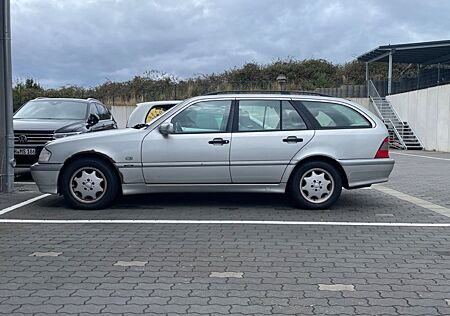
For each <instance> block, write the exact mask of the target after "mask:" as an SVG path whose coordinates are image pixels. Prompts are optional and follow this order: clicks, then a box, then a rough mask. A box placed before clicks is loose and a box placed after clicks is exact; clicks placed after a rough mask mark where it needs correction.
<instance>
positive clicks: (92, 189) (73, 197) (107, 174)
mask: <svg viewBox="0 0 450 316" xmlns="http://www.w3.org/2000/svg"><path fill="white" fill-rule="evenodd" d="M61 177H62V178H61V182H60V184H61V193H62V195H64V198H65V200H66V202H67V203H68V204H69V206H71V207H72V208H76V209H84V210H95V209H102V208H105V207H107V206H109V205H110V204H111V203H112V202H113V201H114V200H115V198H116V196H117V193H118V191H119V183H118V179H117V177H116V175H115V173H114V171H113V170H112V169H111V167H110V166H108V165H106V164H105V163H104V162H103V161H101V160H98V159H95V158H82V159H80V160H77V161H74V162H73V163H71V164H70V165H69V166H67V168H66V169H65V170H64V171H63V174H62V175H61Z"/></svg>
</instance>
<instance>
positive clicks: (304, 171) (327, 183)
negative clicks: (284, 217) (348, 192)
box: [288, 161, 342, 210]
mask: <svg viewBox="0 0 450 316" xmlns="http://www.w3.org/2000/svg"><path fill="white" fill-rule="evenodd" d="M288 189H289V193H290V195H291V197H292V198H293V200H294V202H295V204H296V205H297V206H298V207H299V208H305V209H313V210H318V209H325V208H327V207H330V206H331V205H333V204H334V203H335V202H336V201H337V199H338V198H339V196H340V195H341V191H342V179H341V175H340V173H339V171H338V170H336V168H335V167H334V166H333V165H331V164H329V163H327V162H323V161H317V162H314V161H311V162H307V163H305V164H304V165H302V166H301V167H300V168H298V169H297V170H296V171H295V173H294V174H293V175H292V179H291V181H290V183H289V188H288Z"/></svg>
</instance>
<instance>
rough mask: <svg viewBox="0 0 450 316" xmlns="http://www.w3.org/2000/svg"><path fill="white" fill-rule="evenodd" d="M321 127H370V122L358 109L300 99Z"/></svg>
mask: <svg viewBox="0 0 450 316" xmlns="http://www.w3.org/2000/svg"><path fill="white" fill-rule="evenodd" d="M302 104H303V106H304V107H305V109H306V110H307V111H308V112H309V113H310V114H311V115H312V116H313V118H314V119H315V121H316V122H317V124H318V125H319V126H320V127H322V128H329V129H332V128H370V127H372V124H371V123H370V122H369V121H368V120H367V119H366V118H365V117H364V116H363V115H362V114H361V113H359V112H358V111H356V110H354V109H352V108H350V107H348V106H346V105H343V104H338V103H332V102H316V101H302Z"/></svg>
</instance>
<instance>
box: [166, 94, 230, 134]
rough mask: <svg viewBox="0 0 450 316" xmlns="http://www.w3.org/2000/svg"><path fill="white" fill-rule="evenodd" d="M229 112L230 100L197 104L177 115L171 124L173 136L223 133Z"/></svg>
mask: <svg viewBox="0 0 450 316" xmlns="http://www.w3.org/2000/svg"><path fill="white" fill-rule="evenodd" d="M230 110H231V100H226V101H204V102H198V103H195V104H192V105H190V106H189V107H188V108H187V109H185V110H183V111H182V112H181V113H179V114H177V115H176V116H175V117H174V118H172V121H171V122H172V124H173V125H174V129H175V134H187V133H189V134H190V133H218V132H225V131H226V130H227V124H228V118H229V116H230Z"/></svg>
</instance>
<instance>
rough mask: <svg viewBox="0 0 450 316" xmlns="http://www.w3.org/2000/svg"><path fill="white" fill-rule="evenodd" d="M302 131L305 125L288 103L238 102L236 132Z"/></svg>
mask: <svg viewBox="0 0 450 316" xmlns="http://www.w3.org/2000/svg"><path fill="white" fill-rule="evenodd" d="M303 129H306V124H305V122H304V121H303V119H302V117H301V116H300V114H299V113H298V112H297V110H296V109H295V108H294V107H293V106H292V105H291V103H290V102H289V101H277V100H248V101H247V100H245V101H239V120H238V130H239V131H241V132H250V131H253V132H256V131H279V130H286V131H288V130H303Z"/></svg>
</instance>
